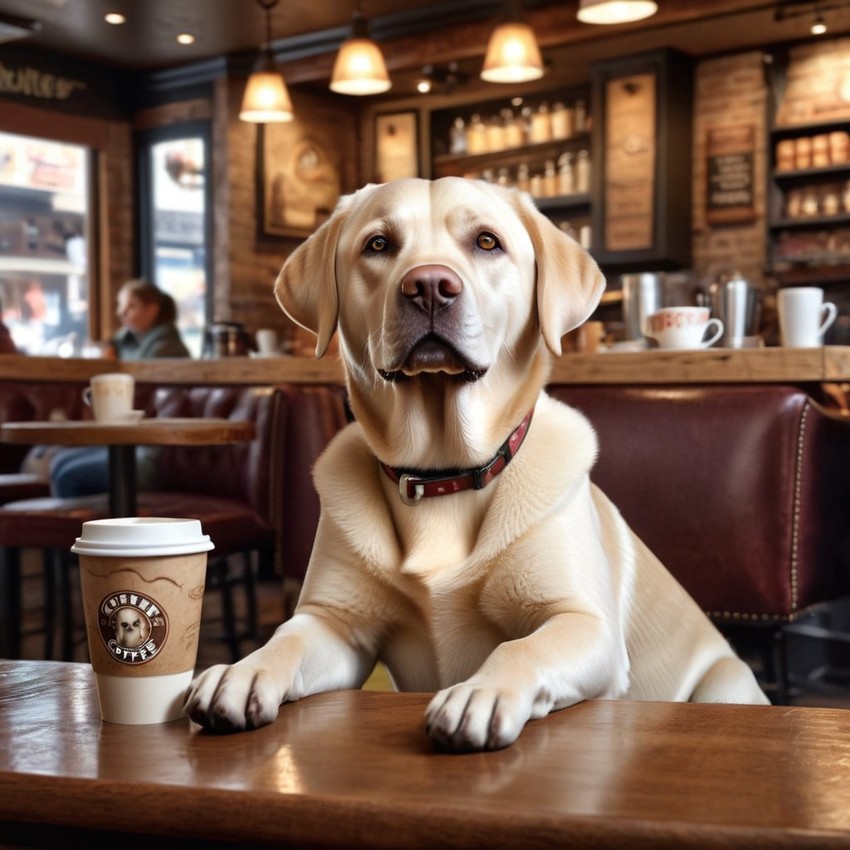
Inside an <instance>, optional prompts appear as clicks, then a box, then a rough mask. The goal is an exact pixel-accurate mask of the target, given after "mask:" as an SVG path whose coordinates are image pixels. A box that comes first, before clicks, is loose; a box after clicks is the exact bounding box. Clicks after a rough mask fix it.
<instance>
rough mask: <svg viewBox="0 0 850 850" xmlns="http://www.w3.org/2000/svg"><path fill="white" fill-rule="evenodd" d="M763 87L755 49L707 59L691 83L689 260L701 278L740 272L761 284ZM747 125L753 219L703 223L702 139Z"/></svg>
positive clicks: (704, 189)
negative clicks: (750, 136)
mask: <svg viewBox="0 0 850 850" xmlns="http://www.w3.org/2000/svg"><path fill="white" fill-rule="evenodd" d="M766 107H767V88H766V85H765V82H764V73H763V61H762V54H761V52H759V51H753V52H749V53H739V54H735V55H732V56H724V57H721V58H716V59H710V60H706V61H703V62H700V63H698V64H697V66H696V73H695V80H694V104H693V112H694V147H693V180H694V184H693V219H692V226H693V246H692V247H693V256H692V263H693V267H694V270H695V271H696V273H697V276H698V277H699V278H700V279H701V280H704V281H705V280H711V279H713V278H715V277H716V276H717V275H718V274H721V273H723V272H729V271H732V270H738V271H740V272H741V273H742V274H743V275H744V276H745V277H747V278H748V279H750V280H752V281H753V282H754V283H763V282H764V281H763V278H764V264H765V248H766V246H765V215H766V200H765V167H766V154H765V152H766V150H767V139H766V134H767V127H766V116H767V109H766ZM741 125H751V126H752V127H753V128H754V129H755V172H754V177H755V187H754V190H755V191H754V200H755V217H754V219H753V220H752V221H751V222H747V223H742V224H727V225H711V224H709V223H708V222H707V221H706V185H707V183H706V139H707V135H708V131H709V129H715V128H723V127H736V126H741Z"/></svg>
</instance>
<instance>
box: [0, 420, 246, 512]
mask: <svg viewBox="0 0 850 850" xmlns="http://www.w3.org/2000/svg"><path fill="white" fill-rule="evenodd" d="M255 433H256V431H255V428H254V423H253V422H240V421H234V420H231V419H211V418H200V417H197V418H196V417H189V418H183V419H180V418H167V417H155V418H151V419H142V420H140V421H139V422H97V421H95V420H88V419H83V420H57V421H55V422H53V421H49V422H4V423H3V424H2V425H0V442H4V443H17V444H24V445H59V446H107V447H108V449H109V512H110V514H111V515H112V516H116V517H118V516H135V515H136V513H137V506H136V446H157V445H158V446H210V445H223V444H225V443H242V442H247V441H249V440H252V439H253V438H254V436H255Z"/></svg>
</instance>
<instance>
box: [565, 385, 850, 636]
mask: <svg viewBox="0 0 850 850" xmlns="http://www.w3.org/2000/svg"><path fill="white" fill-rule="evenodd" d="M549 392H550V394H551V395H553V396H555V397H556V398H559V399H560V400H562V401H564V402H566V403H567V404H569V405H571V406H573V407H575V408H577V409H579V410H581V411H582V412H583V413H584V414H585V415H586V416H587V417H588V419H589V420H590V421H591V423H592V424H593V426H594V427H595V429H596V431H597V433H598V436H599V445H600V449H599V459H598V461H597V463H596V466H595V468H594V470H593V473H592V478H593V480H594V481H595V482H596V483H597V484H598V485H599V486H600V487H601V488H602V489H603V490H604V491H605V492H606V494H607V495H608V496H609V497H610V498H611V500H612V501H613V502H614V504H616V505H617V507H618V508H619V509H620V511H621V512H622V514H623V516H624V517H625V519H626V520H627V521H628V522H629V524H630V525H631V526H632V528H633V529H634V530H635V531H636V532H637V533H638V535H639V536H640V537H641V538H642V539H643V540H644V542H645V543H646V544H647V545H648V546H649V547H650V548H651V549H652V550H653V551H654V552H655V554H656V555H658V557H659V558H660V559H661V561H662V562H664V564H665V565H666V566H667V567H668V569H670V571H671V572H672V573H673V574H674V575H675V576H676V577H677V578H678V579H679V581H680V582H681V583H682V584H683V585H684V587H685V588H686V589H687V590H688V591H689V592H690V593H691V595H692V596H693V597H694V598H695V599H696V601H697V602H698V603H699V604H700V606H701V607H702V608H703V609H704V610H705V611H707V612H708V613H709V614H710V615H711V616H712V618H714V619H715V620H716V621H718V622H728V623H740V622H749V623H764V624H768V623H777V622H783V621H787V620H792V619H794V618H795V617H796V616H797V615H798V614H799V613H800V612H801V611H803V610H804V609H806V608H807V607H809V606H811V605H814V604H816V603H819V602H823V601H827V600H829V599H833V598H836V597H838V596H841V595H843V594H846V593H847V592H848V590H849V589H850V580H848V578H849V577H850V522H848V519H847V511H848V506H850V422H848V421H847V420H839V419H838V418H836V417H834V416H832V415H829V414H828V413H827V412H826V411H824V410H823V409H822V408H820V407H819V406H818V405H816V404H815V403H814V402H813V401H812V400H811V398H810V397H809V396H808V395H807V394H806V393H805V392H804V391H803V390H802V389H800V388H798V387H793V386H781V385H770V384H767V385H747V386H722V385H721V386H718V385H716V384H715V385H712V386H710V387H709V386H704V387H703V386H692V385H689V386H664V387H651V386H641V387H627V386H602V385H600V386H590V387H585V386H566V385H561V386H551V387H550V388H549ZM553 460H554V459H553Z"/></svg>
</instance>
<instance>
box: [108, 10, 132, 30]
mask: <svg viewBox="0 0 850 850" xmlns="http://www.w3.org/2000/svg"><path fill="white" fill-rule="evenodd" d="M103 20H104V21H106V23H108V24H112V25H113V26H116V27H117V26H119V25H120V24H125V23H127V18H126V17H125V16H124V15H122V14H121V12H107V13H106V14H105V15H104V16H103Z"/></svg>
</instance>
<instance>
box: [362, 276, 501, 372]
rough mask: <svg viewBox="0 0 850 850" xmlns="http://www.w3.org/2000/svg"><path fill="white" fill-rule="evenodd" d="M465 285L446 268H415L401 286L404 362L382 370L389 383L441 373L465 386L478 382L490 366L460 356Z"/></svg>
mask: <svg viewBox="0 0 850 850" xmlns="http://www.w3.org/2000/svg"><path fill="white" fill-rule="evenodd" d="M462 295H463V281H462V280H461V278H460V276H459V275H458V274H457V273H456V272H455V271H453V270H452V269H450V268H449V267H448V266H443V265H438V264H432V265H424V266H416V267H415V268H413V269H411V270H410V271H409V272H407V274H405V276H404V278H403V279H402V281H401V286H400V287H399V296H398V298H399V300H398V321H399V323H400V324H401V326H402V327H403V328H404V331H403V333H402V334H401V340H400V342H399V345H398V348H399V349H400V350H402V351H404V352H405V353H404V355H403V359H401V358H400V362H399V365H398V366H397V367H395V368H390V369H380V370H379V374H380V375H381V377H382V378H383V379H384V380H385V381H392V382H400V381H406V380H411V379H412V378H414V377H416V376H418V375H421V374H425V373H441V374H444V375H448V376H449V377H451V378H454V379H456V380H459V381H462V382H471V381H477V380H478V379H479V378H480V377H481V376H482V375H484V374H485V373H486V371H487V368H486V366H481V365H480V364H477V363H474V362H472V360H471V359H470V358H469V357H467V356H466V355H465V354H464V353H463V351H462V345H461V341H462V340H463V331H464V328H463V305H462V303H461V296H462Z"/></svg>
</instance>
